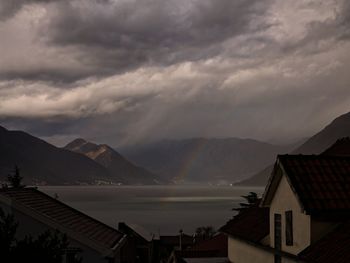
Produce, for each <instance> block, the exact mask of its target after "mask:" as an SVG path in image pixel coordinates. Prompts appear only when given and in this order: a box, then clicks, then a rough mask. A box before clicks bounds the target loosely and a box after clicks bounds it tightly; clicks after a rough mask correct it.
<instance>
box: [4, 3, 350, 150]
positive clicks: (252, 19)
mask: <svg viewBox="0 0 350 263" xmlns="http://www.w3.org/2000/svg"><path fill="white" fill-rule="evenodd" d="M24 2H26V3H34V1H15V2H13V3H17V7H16V8H15V9H8V10H9V11H7V15H6V19H4V18H5V16H3V19H2V21H0V35H1V36H5V37H4V38H2V40H1V42H0V52H1V60H0V122H1V123H3V124H5V126H6V125H7V126H8V127H10V128H18V129H23V130H26V131H29V132H31V133H33V134H35V135H38V136H41V137H43V138H45V139H47V140H49V141H51V142H58V141H59V142H62V141H65V142H67V141H68V140H70V139H72V138H74V137H77V136H79V137H86V138H88V139H93V140H95V141H96V142H103V143H109V144H112V145H120V144H127V143H134V142H142V141H145V140H156V139H160V138H187V137H197V136H206V137H232V136H239V137H253V138H257V139H262V140H265V139H271V138H277V139H278V140H282V139H284V138H292V137H293V138H295V137H299V136H300V137H305V136H308V135H311V134H313V133H314V132H316V131H318V130H319V129H320V128H322V126H323V125H325V124H327V123H328V122H329V121H330V120H332V119H333V118H334V117H336V116H338V115H340V114H341V113H344V112H346V111H349V110H350V109H349V107H348V105H350V94H349V88H348V83H349V82H350V75H349V74H348V68H349V67H350V53H349V50H350V41H348V40H349V28H350V27H349V21H350V18H349V16H350V15H349V14H350V12H349V11H350V10H349V8H350V3H349V1H347V0H326V1H324V0H300V1H295V0H283V1H280V0H259V1H258V0H191V1H189V0H138V1H135V0H118V1H117V0H114V1H113V0H109V1H102V0H100V1H97V0H71V1H70V0H62V1H54V2H52V1H50V3H49V4H44V5H41V4H36V5H30V8H21V6H22V7H23V4H24ZM42 2H46V1H42ZM7 8H9V7H7ZM11 10H14V11H11ZM60 144H61V143H60Z"/></svg>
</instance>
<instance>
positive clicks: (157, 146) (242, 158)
mask: <svg viewBox="0 0 350 263" xmlns="http://www.w3.org/2000/svg"><path fill="white" fill-rule="evenodd" d="M290 150H291V148H290V146H276V145H272V144H269V143H264V142H260V141H256V140H252V139H238V138H227V139H208V138H194V139H185V140H162V141H158V142H154V143H150V144H143V145H137V146H130V147H125V148H121V149H119V151H120V152H121V153H122V154H123V155H124V156H125V157H126V158H128V159H129V160H131V161H133V162H134V163H137V164H139V165H141V166H143V167H145V168H146V169H148V170H150V171H152V172H154V173H156V174H159V175H160V176H162V178H166V179H168V180H172V181H175V182H202V183H203V182H205V183H206V182H212V183H220V182H223V183H232V182H235V181H237V180H240V179H242V178H247V177H248V176H251V175H253V174H254V173H255V172H256V171H258V170H260V169H262V168H264V167H266V166H267V165H268V164H269V163H271V162H272V161H273V160H274V159H275V157H276V154H278V153H284V152H288V151H290Z"/></svg>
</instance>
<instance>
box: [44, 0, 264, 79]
mask: <svg viewBox="0 0 350 263" xmlns="http://www.w3.org/2000/svg"><path fill="white" fill-rule="evenodd" d="M263 2H264V4H262V3H261V1H258V0H251V1H245V0H235V1H232V0H200V1H175V0H170V1H163V0H147V1H134V0H131V1H120V2H103V3H101V2H96V1H91V0H89V1H81V2H79V1H64V2H60V3H58V4H57V5H56V6H55V8H54V9H53V11H52V12H53V15H52V17H50V18H49V23H48V24H47V25H46V27H45V28H44V29H42V34H43V35H44V36H45V39H48V43H49V44H50V45H51V46H59V47H65V46H70V47H71V46H75V47H77V49H79V50H80V52H77V55H76V56H77V58H78V59H79V61H80V62H81V63H82V64H84V65H89V66H92V67H94V69H95V73H96V75H97V76H98V75H111V74H115V73H120V72H125V71H127V70H131V69H134V68H138V67H141V66H145V65H147V66H149V65H158V66H159V65H172V64H174V63H178V62H181V61H196V60H200V59H207V58H210V57H213V56H216V55H219V54H220V51H221V50H222V48H221V43H222V42H223V41H225V40H226V39H229V38H232V37H236V36H239V35H242V34H247V33H252V32H256V31H258V30H262V28H264V27H267V26H268V25H266V24H265V23H264V22H263V21H262V20H261V21H260V22H259V19H261V16H262V15H263V14H264V13H265V12H266V9H267V7H268V5H267V3H268V2H270V1H263ZM254 21H255V22H258V23H253V22H254Z"/></svg>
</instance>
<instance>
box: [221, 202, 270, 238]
mask: <svg viewBox="0 0 350 263" xmlns="http://www.w3.org/2000/svg"><path fill="white" fill-rule="evenodd" d="M269 224H270V222H269V208H265V207H251V208H247V209H245V210H243V211H242V212H241V213H239V214H238V215H236V216H235V217H234V218H233V219H231V220H230V221H228V222H227V223H226V225H224V226H223V227H222V228H221V229H220V231H221V232H223V233H226V234H228V235H230V236H234V237H237V238H240V239H244V240H247V241H251V242H254V243H256V242H259V241H260V240H262V239H263V238H264V237H266V236H267V235H268V234H269V231H270V229H269V227H270V225H269Z"/></svg>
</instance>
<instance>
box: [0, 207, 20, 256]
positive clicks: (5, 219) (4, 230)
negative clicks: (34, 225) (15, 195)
mask: <svg viewBox="0 0 350 263" xmlns="http://www.w3.org/2000/svg"><path fill="white" fill-rule="evenodd" d="M17 227H18V223H17V222H15V219H14V217H13V215H10V214H5V212H4V210H2V209H1V208H0V248H1V255H0V256H1V257H4V258H5V259H6V258H9V257H10V253H11V249H12V247H13V246H14V245H15V241H16V240H15V235H16V231H17Z"/></svg>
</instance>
